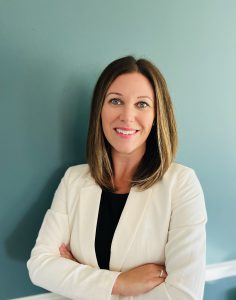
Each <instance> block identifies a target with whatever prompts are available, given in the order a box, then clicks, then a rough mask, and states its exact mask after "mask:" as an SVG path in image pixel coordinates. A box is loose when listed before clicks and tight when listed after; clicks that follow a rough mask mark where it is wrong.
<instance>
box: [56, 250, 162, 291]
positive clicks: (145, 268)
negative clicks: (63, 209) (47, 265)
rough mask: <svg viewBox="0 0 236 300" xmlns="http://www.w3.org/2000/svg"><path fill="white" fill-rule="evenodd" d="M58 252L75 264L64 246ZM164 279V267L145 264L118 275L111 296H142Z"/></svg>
mask: <svg viewBox="0 0 236 300" xmlns="http://www.w3.org/2000/svg"><path fill="white" fill-rule="evenodd" d="M59 251H60V255H61V256H62V257H64V258H66V259H70V260H73V261H75V262H77V260H76V259H75V258H74V257H73V255H72V253H71V252H70V250H69V249H68V248H67V247H66V245H65V244H62V245H61V246H60V248H59ZM166 277H167V273H166V270H165V266H162V265H158V264H152V263H150V264H145V265H142V266H139V267H136V268H133V269H131V270H129V271H126V272H122V273H120V275H119V276H118V277H117V279H116V281H115V284H114V286H113V289H112V294H114V295H121V296H137V295H139V294H144V293H147V292H149V291H150V290H152V289H153V288H154V287H156V286H158V285H159V284H161V283H163V282H164V281H165V278H166Z"/></svg>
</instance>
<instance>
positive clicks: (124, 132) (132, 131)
mask: <svg viewBox="0 0 236 300" xmlns="http://www.w3.org/2000/svg"><path fill="white" fill-rule="evenodd" d="M114 130H115V131H116V133H118V134H119V135H125V136H130V135H134V134H136V133H137V132H138V131H139V130H136V129H130V130H125V129H120V128H114Z"/></svg>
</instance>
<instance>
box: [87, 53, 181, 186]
mask: <svg viewBox="0 0 236 300" xmlns="http://www.w3.org/2000/svg"><path fill="white" fill-rule="evenodd" d="M133 72H138V73H141V74H142V75H144V76H145V77H146V78H147V79H148V80H149V81H150V83H151V85H152V87H153V90H154V95H155V101H156V104H155V110H156V112H155V115H156V117H155V123H154V126H153V127H152V130H151V132H150V134H149V136H148V138H147V146H146V152H145V154H144V156H143V158H142V160H141V161H140V163H139V166H138V168H137V170H136V172H135V174H134V176H133V178H132V182H131V184H132V186H134V185H135V186H137V187H139V188H140V189H141V190H144V189H147V188H149V187H150V186H152V185H153V184H154V183H155V182H157V181H158V180H160V179H161V178H162V177H163V175H164V174H165V172H166V171H167V169H168V168H169V166H170V164H171V163H172V161H173V160H174V157H175V155H176V149H177V142H178V137H177V129H176V122H175V116H174V111H173V106H172V102H171V98H170V94H169V92H168V88H167V85H166V81H165V79H164V77H163V75H162V74H161V72H160V71H159V70H158V68H157V67H156V66H154V65H153V64H152V63H151V62H150V61H148V60H146V59H138V60H136V59H135V58H134V57H133V56H126V57H123V58H120V59H117V60H115V61H113V62H112V63H110V64H109V65H108V66H107V67H106V68H105V69H104V70H103V72H102V73H101V75H100V77H99V79H98V81H97V84H96V86H95V89H94V92H93V98H92V104H91V112H90V121H89V130H88V138H87V160H88V164H89V167H90V172H91V175H92V177H93V178H94V179H95V181H96V183H97V184H98V185H99V186H100V187H101V188H103V189H106V190H110V191H115V190H116V189H115V187H114V186H113V184H112V176H113V165H112V159H111V146H110V144H109V143H108V141H107V140H106V138H105V136H104V133H103V129H102V123H101V111H102V107H103V103H104V99H105V96H106V93H107V90H108V88H109V86H110V85H111V83H112V82H113V81H114V80H115V79H116V78H117V77H118V76H119V75H121V74H125V73H133Z"/></svg>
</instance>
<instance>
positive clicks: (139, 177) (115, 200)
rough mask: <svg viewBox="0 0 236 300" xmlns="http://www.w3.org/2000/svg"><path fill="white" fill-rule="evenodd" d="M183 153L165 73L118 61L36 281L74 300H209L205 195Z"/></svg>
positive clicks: (66, 186)
mask: <svg viewBox="0 0 236 300" xmlns="http://www.w3.org/2000/svg"><path fill="white" fill-rule="evenodd" d="M176 147H177V132H176V124H175V118H174V113H173V108H172V103H171V99H170V96H169V93H168V89H167V86H166V83H165V80H164V78H163V76H162V74H161V73H160V71H159V70H158V69H157V68H156V67H155V66H154V65H153V64H152V63H151V62H149V61H147V60H145V59H139V60H135V59H134V58H133V57H131V56H128V57H124V58H121V59H118V60H115V61H113V62H112V63H111V64H110V65H108V66H107V67H106V69H105V70H104V71H103V72H102V74H101V76H100V77H99V79H98V82H97V84H96V87H95V90H94V94H93V100H92V107H91V115H90V123H89V132H88V140H87V158H88V165H78V166H73V167H71V168H69V169H68V170H67V171H66V173H65V176H64V177H63V179H62V181H61V183H60V185H59V187H58V189H57V191H56V193H55V196H54V199H53V203H52V206H51V209H49V210H48V211H47V213H46V216H45V219H44V221H43V224H42V227H41V229H40V232H39V236H38V238H37V241H36V245H35V247H34V249H33V250H32V253H31V258H30V260H29V261H28V263H27V265H28V269H29V274H30V277H31V280H32V281H33V283H35V284H36V285H39V286H41V287H43V288H46V289H48V290H50V291H52V292H55V293H58V294H61V295H64V296H66V297H69V298H71V299H88V300H90V299H91V300H93V299H96V300H97V299H101V300H105V299H144V300H145V299H151V300H154V299H160V300H167V299H168V300H170V299H171V300H185V299H186V300H190V299H194V300H200V299H202V297H203V290H204V273H205V223H206V211H205V204H204V197H203V192H202V189H201V186H200V184H199V181H198V179H197V177H196V175H195V173H194V171H193V170H192V169H190V168H187V167H185V166H182V165H180V164H177V163H174V162H173V160H174V157H175V154H176Z"/></svg>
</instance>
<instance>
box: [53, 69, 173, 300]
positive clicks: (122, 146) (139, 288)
mask: <svg viewBox="0 0 236 300" xmlns="http://www.w3.org/2000/svg"><path fill="white" fill-rule="evenodd" d="M154 118H155V97H154V91H153V89H152V86H151V84H150V82H149V81H148V79H147V78H146V77H145V76H143V75H142V74H140V73H136V72H134V73H128V74H122V75H120V76H118V77H117V78H116V79H115V80H114V81H113V82H112V84H111V85H110V87H109V89H108V91H107V94H106V97H105V100H104V104H103V108H102V113H101V119H102V127H103V132H104V134H105V136H106V139H107V140H108V142H109V143H110V145H111V146H112V160H113V166H114V178H113V182H114V184H115V186H116V187H117V193H128V192H129V191H130V188H131V186H130V181H131V178H132V176H133V174H134V172H135V170H136V168H137V165H138V164H139V162H140V160H141V158H142V156H143V154H144V153H145V151H146V140H147V137H148V135H149V133H150V131H151V129H152V125H153V121H154ZM117 129H118V131H120V132H117ZM125 133H131V134H129V135H127V134H125ZM59 251H60V255H61V256H62V257H64V258H67V259H71V260H74V261H76V259H75V258H74V257H73V255H72V253H71V252H70V250H69V249H68V248H67V247H66V245H64V244H62V245H61V247H60V248H59ZM162 270H163V274H162V277H160V274H161V271H162ZM166 276H167V273H166V270H165V266H163V265H158V264H154V263H149V264H145V265H141V266H138V267H136V268H133V269H131V270H129V271H126V272H122V273H120V275H119V276H118V277H117V279H116V281H115V284H114V286H113V289H112V294H117V295H121V296H136V295H140V294H143V293H146V292H148V291H150V290H152V289H153V288H154V287H156V286H158V285H159V284H161V283H163V282H164V281H165V278H166Z"/></svg>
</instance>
